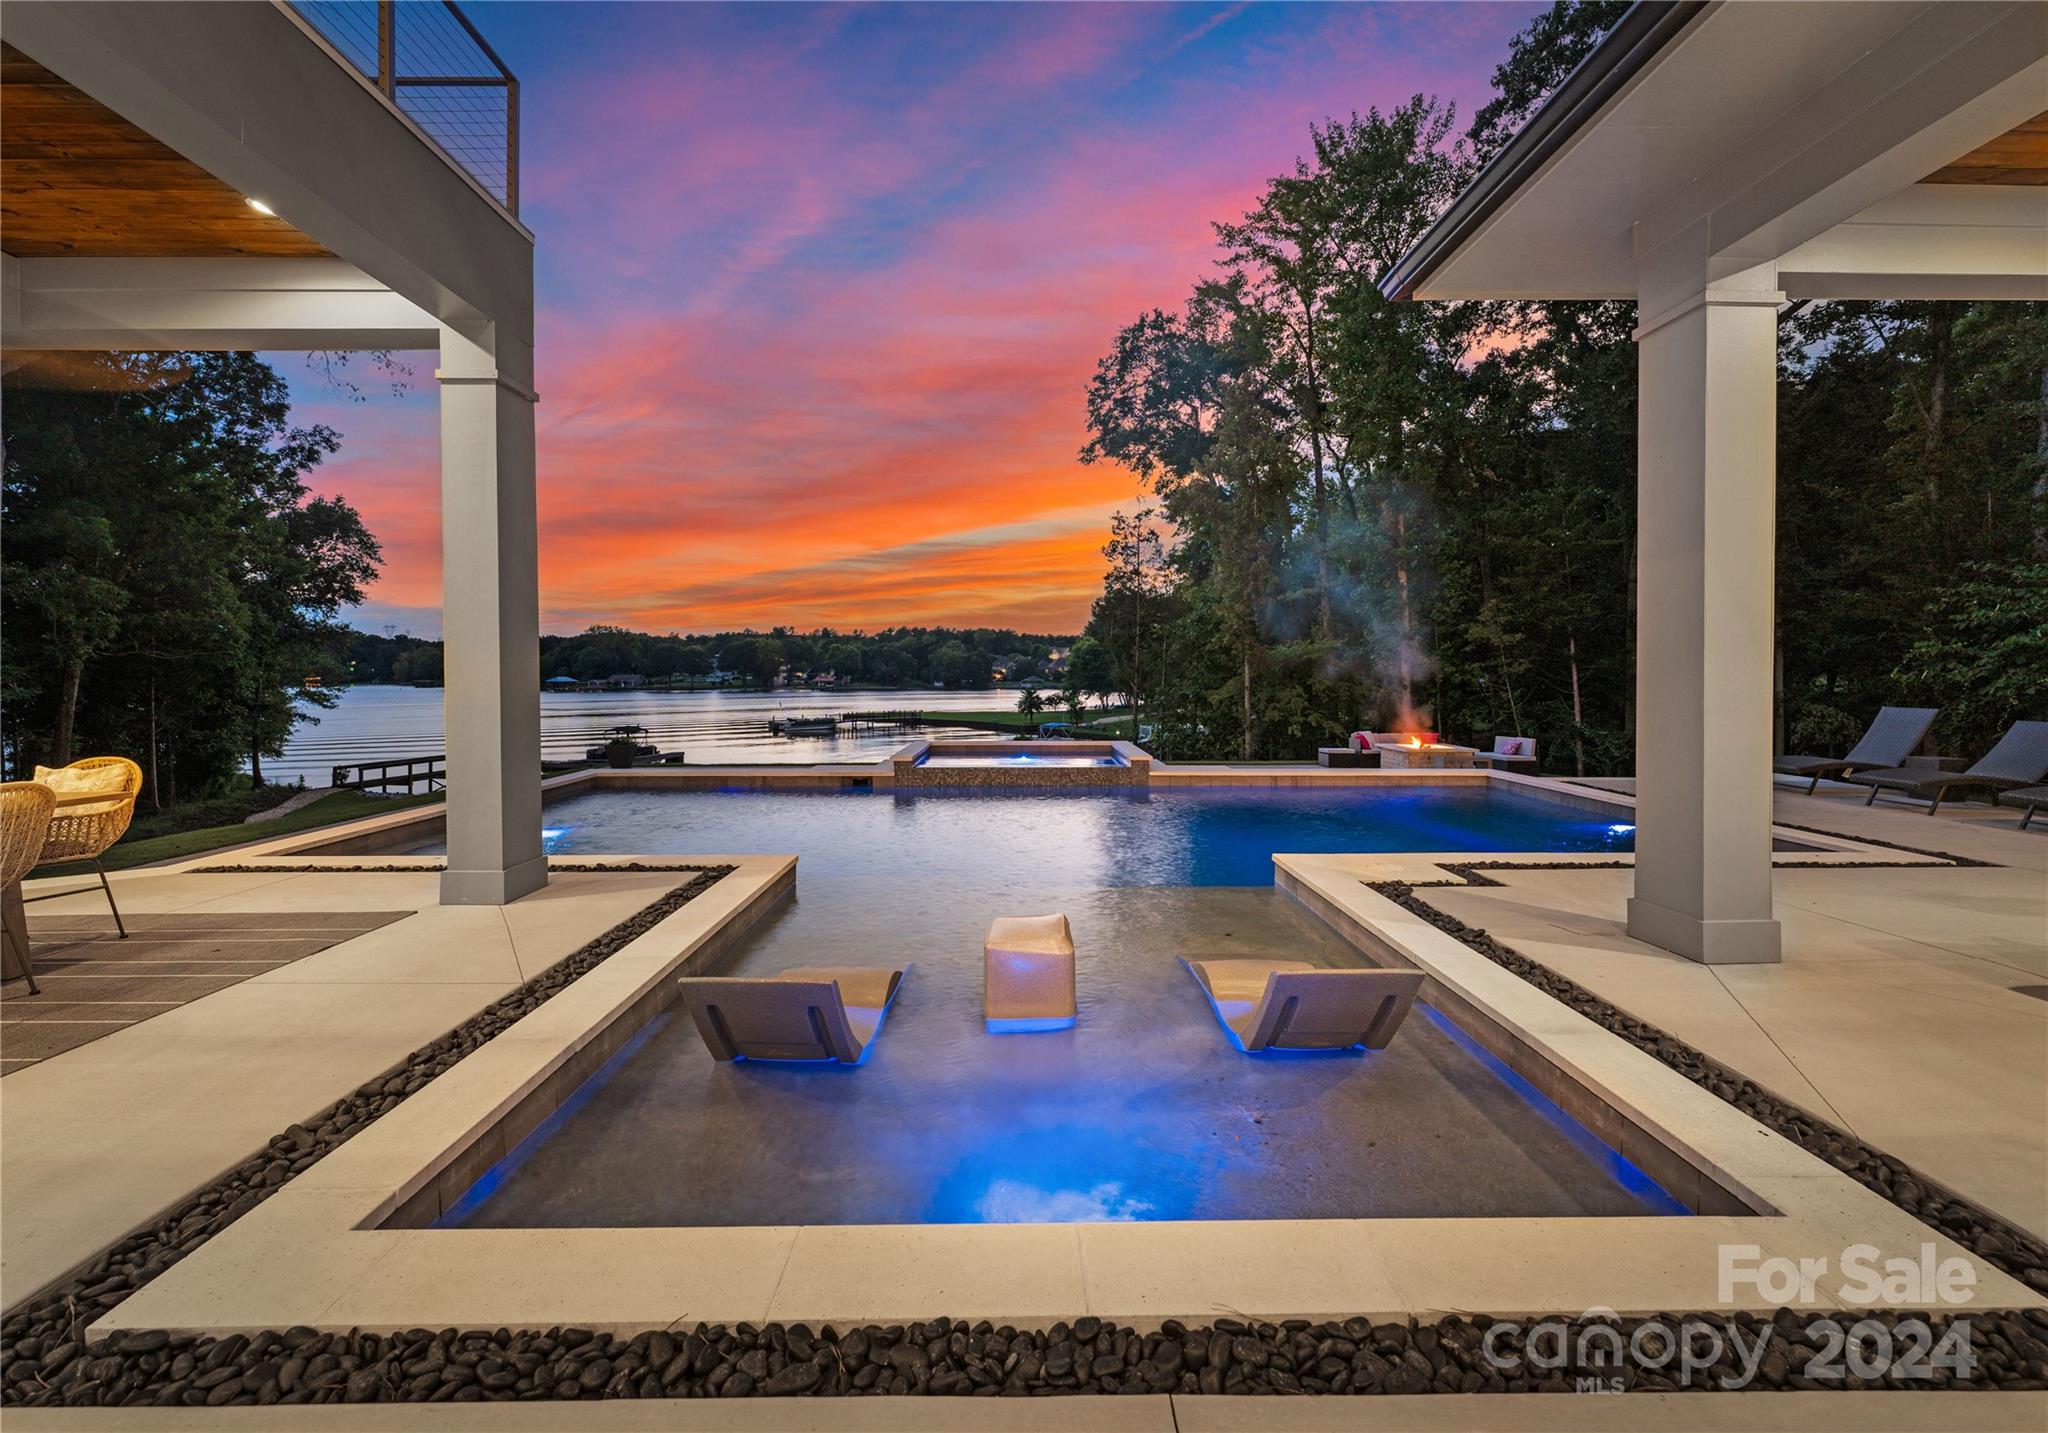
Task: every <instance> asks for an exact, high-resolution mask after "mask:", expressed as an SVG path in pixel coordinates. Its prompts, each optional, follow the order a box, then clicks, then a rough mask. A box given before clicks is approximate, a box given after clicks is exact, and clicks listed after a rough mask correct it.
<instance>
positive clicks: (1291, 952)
mask: <svg viewBox="0 0 2048 1433" xmlns="http://www.w3.org/2000/svg"><path fill="white" fill-rule="evenodd" d="M1604 815H1605V813H1601V812H1599V811H1597V810H1592V809H1583V808H1579V807H1574V806H1570V805H1567V804H1564V803H1561V802H1550V801H1545V800H1543V799H1542V798H1540V797H1531V796H1526V795H1522V794H1520V793H1513V792H1507V791H1486V790H1481V789H1473V788H1471V787H1449V786H1438V787H1402V788H1394V787H1379V788H1350V789H1344V790H1327V789H1325V790H1313V789H1303V788H1274V787H1259V788H1252V789H1231V788H1197V789H1182V790H1175V791H1171V792H1160V791H1156V790H1155V791H1152V792H1151V793H1149V794H1146V793H1142V792H1132V793H1122V792H1114V791H1104V790H1091V791H1068V792H1060V793H1054V792H1042V793H1040V792H1030V793H1023V792H1012V793H996V792H989V791H974V790H966V789H949V790H946V791H943V792H934V791H917V792H906V791H902V790H898V791H895V792H886V791H879V792H861V791H853V792H843V793H841V792H810V793H799V792H765V791H761V790H745V791H730V792H720V791H697V792H641V791H613V792H601V793H595V794H592V795H589V796H584V797H578V798H574V799H570V800H565V801H562V802H559V803H557V804H555V805H552V806H550V807H549V808H548V823H549V827H550V831H551V836H550V849H551V850H554V851H558V852H621V851H625V852H635V853H645V854H676V855H689V854H699V855H706V854H739V853H746V852H777V853H788V852H794V853H796V854H797V856H798V858H799V863H798V867H797V882H796V893H795V896H794V898H793V899H792V900H790V901H788V902H786V903H785V904H784V905H782V906H780V907H779V908H777V909H776V910H775V911H773V912H772V913H771V914H769V915H768V916H767V917H766V918H765V919H764V920H763V921H762V922H761V924H760V925H758V926H756V927H755V928H754V929H753V930H752V931H750V932H749V933H748V934H747V935H746V936H744V937H743V938H742V939H741V941H740V943H739V945H738V947H737V949H736V950H735V951H734V954H733V956H732V957H731V959H730V960H729V961H728V962H727V963H726V964H725V965H724V966H723V967H722V968H721V970H720V973H725V974H737V975H773V974H775V973H776V972H778V971H782V970H787V969H790V968H791V967H793V966H798V965H856V966H885V967H893V968H905V967H907V968H908V972H909V973H908V974H907V975H906V976H905V978H904V981H903V985H902V988H901V991H900V993H899V994H898V996H897V998H896V1002H895V1005H894V1006H893V1008H892V1010H891V1012H890V1015H889V1018H888V1020H887V1022H886V1024H885V1025H884V1027H883V1029H882V1032H881V1036H880V1038H879V1039H878V1041H877V1042H876V1043H875V1045H874V1047H873V1049H872V1051H871V1053H870V1058H869V1059H868V1061H867V1063H865V1064H863V1065H861V1066H860V1067H858V1068H854V1069H845V1068H841V1067H839V1066H836V1065H835V1066H829V1067H820V1066H786V1065H776V1064H763V1063H758V1062H741V1063H740V1064H738V1065H732V1064H722V1063H719V1062H717V1061H714V1060H713V1059H712V1058H711V1055H710V1054H709V1052H708V1051H707V1050H706V1049H705V1047H704V1044H703V1041H702V1040H701V1039H700V1038H699V1036H698V1033H697V1031H696V1028H695V1026H694V1025H693V1024H692V1022H691V1020H690V1018H689V1016H688V1015H687V1014H686V1013H684V1012H683V1011H682V1010H681V1009H680V1008H678V1007H673V1006H672V1007H671V1008H670V1009H669V1010H668V1011H666V1012H665V1013H663V1014H660V1015H657V1016H656V1017H655V1018H654V1019H653V1020H652V1021H651V1022H649V1023H648V1024H647V1025H646V1026H645V1027H643V1028H642V1029H641V1030H640V1031H639V1032H638V1033H637V1034H636V1035H635V1036H634V1037H633V1038H632V1039H631V1040H630V1042H629V1043H628V1044H627V1045H626V1046H625V1048H624V1049H622V1050H621V1051H620V1053H619V1054H618V1055H616V1056H615V1057H614V1058H613V1059H612V1060H611V1061H610V1063H609V1064H608V1065H607V1066H606V1067H605V1068H604V1069H603V1070H602V1071H600V1072H599V1073H598V1074H597V1075H595V1076H594V1077H592V1078H591V1079H590V1080H589V1081H588V1082H586V1083H585V1084H584V1085H583V1087H582V1088H581V1089H580V1090H579V1091H578V1092H577V1093H576V1094H575V1095H574V1096H572V1097H571V1098H570V1099H569V1100H568V1101H567V1102H566V1103H565V1104H564V1105H563V1106H562V1108H561V1109H560V1110H559V1111H557V1112H556V1113H555V1114H554V1115H553V1116H551V1117H550V1118H549V1119H548V1120H547V1121H546V1122H544V1123H543V1124H542V1125H541V1126H540V1127H539V1128H538V1129H536V1130H534V1132H533V1133H532V1134H531V1135H529V1136H528V1137H527V1138H526V1139H525V1140H524V1141H523V1142H522V1143H521V1144H520V1146H519V1147H518V1148H517V1149H515V1150H513V1151H512V1152H511V1153H510V1154H509V1155H508V1156H507V1157H506V1158H505V1159H504V1160H502V1161H501V1162H500V1163H499V1164H498V1165H496V1166H494V1167H493V1168H492V1169H491V1170H489V1171H488V1172H487V1173H486V1174H485V1175H484V1176H483V1177H482V1178H481V1179H480V1180H478V1181H477V1182H476V1184H475V1185H474V1186H473V1187H472V1188H471V1189H470V1191H469V1193H468V1194H467V1195H466V1196H465V1197H464V1198H463V1199H461V1200H460V1201H459V1202H458V1203H456V1204H455V1205H453V1206H452V1207H451V1208H450V1209H449V1211H448V1213H447V1214H446V1215H444V1216H443V1223H444V1224H445V1225H447V1226H449V1227H496V1228H515V1227H567V1228H599V1227H615V1226H616V1227H624V1226H664V1225H714V1226H715V1225H758V1224H889V1223H998V1222H1033V1223H1035V1222H1048V1221H1050V1222H1067V1221H1076V1222H1086V1221H1100V1220H1161V1219H1169V1220H1170V1219H1315V1218H1367V1217H1422V1216H1438V1217H1445V1216H1452V1217H1455V1216H1468V1217H1499V1216H1527V1217H1545V1216H1548V1217H1574V1216H1577V1217H1584V1216H1599V1215H1610V1216H1611V1215H1631V1214H1673V1213H1679V1214H1682V1213H1684V1212H1686V1211H1685V1209H1684V1207H1683V1206H1682V1205H1680V1204H1678V1203H1677V1202H1676V1201H1675V1200H1673V1199H1672V1198H1671V1196H1670V1195H1669V1194H1668V1193H1666V1192H1665V1191H1664V1190H1663V1189H1661V1188H1660V1187H1659V1186H1657V1185H1656V1184H1655V1183H1654V1182H1653V1181H1651V1180H1650V1179H1648V1178H1647V1177H1646V1176H1645V1175H1644V1174H1643V1173H1642V1171H1640V1170H1638V1169H1637V1168H1636V1167H1635V1166H1633V1165H1631V1164H1630V1163H1629V1162H1628V1161H1626V1160H1625V1159H1623V1158H1622V1157H1621V1156H1620V1155H1619V1154H1618V1153H1616V1152H1615V1151H1614V1150H1613V1149H1611V1148H1609V1147H1608V1146H1607V1145H1605V1144H1603V1143H1601V1141H1600V1140H1599V1139H1597V1138H1596V1137H1594V1136H1593V1135H1592V1134H1591V1133H1590V1132H1588V1131H1587V1130H1586V1129H1585V1128H1584V1127H1583V1126H1582V1125H1580V1124H1579V1123H1578V1122H1577V1121H1576V1120H1574V1119H1572V1118H1571V1117H1570V1116H1568V1115H1566V1114H1565V1113H1564V1112H1563V1111H1562V1110H1560V1109H1559V1108H1558V1107H1557V1106H1556V1105H1555V1104H1553V1103H1552V1102H1551V1101H1549V1100H1548V1099H1546V1098H1545V1097H1544V1096H1543V1095H1541V1094H1540V1093H1538V1092H1537V1091H1536V1090H1535V1089H1534V1088H1533V1087H1531V1086H1529V1085H1528V1084H1527V1083H1526V1082H1525V1081H1523V1080H1521V1079H1520V1078H1519V1077H1518V1076H1516V1075H1515V1074H1514V1073H1513V1072H1512V1071H1510V1070H1508V1069H1507V1067H1506V1066H1504V1065H1501V1064H1500V1063H1499V1062H1498V1061H1497V1060H1494V1059H1493V1057H1492V1056H1490V1055H1488V1054H1487V1053H1486V1052H1485V1051H1484V1050H1482V1049H1480V1048H1479V1047H1478V1046H1477V1045H1475V1044H1474V1043H1473V1042H1472V1041H1471V1040H1470V1039H1469V1038H1468V1037H1466V1035H1465V1034H1464V1033H1463V1032H1462V1031H1460V1030H1459V1029H1457V1027H1456V1026H1454V1025H1453V1024H1451V1023H1450V1022H1449V1021H1448V1020H1446V1019H1444V1018H1442V1017H1441V1016H1440V1015H1439V1014H1438V1013H1437V1012H1435V1011H1433V1010H1430V1009H1428V1008H1426V1007H1422V1006H1418V1007H1417V1009H1416V1011H1415V1013H1414V1014H1413V1015H1412V1016H1411V1017H1410V1018H1409V1020H1408V1021H1407V1023H1406V1025H1405V1026H1404V1027H1403V1028H1402V1030H1401V1031H1400V1033H1399V1035H1398V1036H1397V1037H1396V1039H1395V1040H1394V1041H1393V1042H1392V1044H1391V1045H1389V1046H1388V1048H1386V1049H1384V1050H1379V1051H1374V1052H1372V1053H1370V1054H1338V1055H1328V1056H1285V1055H1283V1056H1280V1057H1277V1058H1273V1057H1254V1056H1248V1055H1245V1054H1242V1053H1240V1052H1239V1051H1237V1050H1236V1049H1234V1048H1233V1047H1232V1046H1231V1044H1230V1042H1229V1040H1228V1039H1227V1038H1226V1036H1225V1034H1224V1032H1223V1030H1222V1029H1221V1028H1220V1027H1219V1026H1218V1024H1217V1022H1216V1018H1215V1015H1214V1014H1213V1012H1212V1011H1211V1009H1210V1007H1209V1003H1208V1000H1207V999H1206V997H1205V996H1204V995H1203V993H1202V991H1201V989H1200V988H1199V987H1198V986H1197V985H1196V983H1195V982H1194V980H1193V979H1192V977H1190V976H1189V974H1188V973H1187V971H1186V970H1184V969H1183V968H1182V967H1181V965H1180V961H1179V958H1180V957H1181V956H1182V955H1187V954H1196V955H1205V956H1212V957H1213V956H1219V955H1220V956H1226V957H1228V956H1245V955H1268V956H1281V957H1284V958H1289V959H1298V960H1307V961H1310V962H1311V963H1313V964H1316V965H1319V966H1355V965H1358V964H1360V963H1361V960H1360V957H1359V955H1358V953H1357V952H1356V951H1355V950H1353V949H1352V948H1351V947H1350V946H1349V945H1348V944H1347V943H1346V942H1345V941H1344V940H1343V939H1342V938H1341V937H1340V936H1339V935H1338V934H1337V933H1336V932H1335V931H1333V930H1332V929H1331V928H1330V927H1329V926H1327V925H1325V924H1324V923H1323V922H1322V921H1321V920H1319V919H1317V918H1316V917H1315V916H1314V915H1313V914H1312V913H1310V912H1309V911H1308V910H1307V909H1306V908H1305V907H1303V906H1301V905H1300V904H1298V903H1297V902H1296V901H1294V900H1293V899H1292V898H1291V897H1290V896H1288V895H1286V894H1284V893H1282V892H1281V891H1279V890H1278V889H1276V888H1275V887H1274V885H1273V867H1272V856H1273V853H1274V852H1275V851H1292V852H1311V851H1392V850H1434V851H1468V852H1483V851H1511V850H1518V851H1528V850H1551V851H1591V852H1611V851H1617V850H1626V849H1628V844H1629V838H1630V836H1631V834H1632V833H1631V832H1630V831H1629V830H1627V829H1617V827H1618V826H1619V825H1620V823H1617V822H1615V821H1613V820H1611V819H1603V816H1604ZM1051 911H1058V912H1061V913H1064V914H1066V915H1067V916H1068V917H1069V918H1070V919H1071V921H1072V924H1073V931H1074V939H1075V944H1076V948H1077V959H1076V969H1077V984H1078V994H1079V1003H1080V1018H1079V1020H1078V1022H1077V1023H1076V1024H1075V1025H1074V1026H1073V1027H1072V1028H1069V1029H1065V1030H1060V1031H1055V1032H1043V1033H1032V1034H1000V1035H994V1034H990V1033H989V1032H988V1031H987V1030H986V1029H985V1027H984V1023H983V1019H982V1013H983V1012H982V1006H981V995H982V990H981V973H982V972H981V943H982V938H983V936H984V935H985V934H986V932H987V930H988V926H989V923H990V921H991V920H992V919H993V918H994V917H996V916H999V915H1039V914H1044V913H1046V912H1051Z"/></svg>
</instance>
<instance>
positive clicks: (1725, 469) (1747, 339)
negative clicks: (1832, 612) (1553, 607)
mask: <svg viewBox="0 0 2048 1433" xmlns="http://www.w3.org/2000/svg"><path fill="white" fill-rule="evenodd" d="M1770 283H1771V280H1770V278H1769V274H1768V271H1767V270H1765V271H1753V272H1752V273H1750V274H1745V275H1739V276H1737V277H1736V278H1735V279H1732V280H1728V281H1725V282H1718V283H1713V284H1707V285H1704V286H1703V288H1702V289H1701V290H1700V291H1697V292H1694V293H1692V294H1690V295H1687V296H1684V297H1681V298H1679V299H1678V300H1677V301H1676V302H1668V303H1664V304H1662V305H1660V306H1659V307H1658V308H1657V310H1656V311H1654V312H1653V311H1652V310H1651V305H1650V303H1649V302H1646V303H1645V305H1644V310H1643V327H1642V328H1641V329H1639V330H1638V331H1637V334H1636V341H1637V344H1638V349H1637V361H1638V374H1639V379H1640V383H1639V401H1640V414H1639V417H1638V420H1637V425H1638V426H1637V441H1636V462H1637V472H1636V490H1637V509H1638V511H1637V524H1638V556H1637V610H1638V626H1637V636H1636V711H1637V718H1636V871H1635V895H1634V897H1633V898H1632V899H1631V900H1630V901H1629V904H1628V930H1629V934H1630V935H1632V936H1634V937H1636V938H1637V939H1638V940H1644V941H1648V942H1649V943H1651V944H1653V945H1658V946H1662V947H1663V948H1665V949H1666V950H1671V951H1676V952H1677V953H1678V954H1680V955H1684V956H1689V957H1690V958H1692V959H1694V960H1698V961H1703V962H1706V963H1709V964H1719V963H1723V962H1745V961H1746V962H1756V961H1775V960H1777V959H1778V958H1779V932H1778V923H1777V921H1775V920H1773V919H1772V918H1771V636H1772V603H1773V601H1774V592H1773V586H1774V575H1775V570H1776V562H1775V556H1776V554H1775V543H1776V531H1775V528H1776V484H1777V308H1778V304H1779V303H1780V301H1781V300H1782V297H1783V296H1782V295H1781V294H1779V293H1777V292H1776V290H1775V287H1767V286H1766V285H1767V284H1770ZM1647 297H1648V296H1646V299H1647Z"/></svg>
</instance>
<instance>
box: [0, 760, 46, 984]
mask: <svg viewBox="0 0 2048 1433" xmlns="http://www.w3.org/2000/svg"><path fill="white" fill-rule="evenodd" d="M56 806H57V793H56V792H54V791H52V790H50V788H49V787H47V786H45V785H43V784H42V782H40V781H9V782H7V783H5V784H4V785H0V891H4V892H6V899H7V902H8V904H9V905H10V906H12V905H13V904H14V897H15V894H16V893H15V887H16V885H17V884H18V883H19V882H20V880H21V878H22V877H23V876H26V875H27V874H28V873H29V872H30V871H32V870H34V869H35V865H36V862H37V861H39V860H41V859H42V855H43V844H44V842H45V841H47V840H48V839H49V835H50V813H51V812H52V811H53V810H55V809H56ZM4 925H5V934H4V937H0V938H4V939H5V941H6V942H7V948H8V950H9V951H10V952H11V953H12V955H13V957H14V961H15V962H16V963H18V964H19V966H20V967H21V973H22V975H23V977H24V978H26V979H27V981H28V993H29V994H31V995H41V994H42V993H43V992H42V991H41V990H40V989H38V988H37V986H36V967H35V962H34V960H33V959H31V957H30V954H29V948H28V935H27V932H26V931H24V930H22V929H20V922H19V921H18V920H17V919H16V912H15V911H14V910H9V911H8V912H7V913H6V920H5V922H4Z"/></svg>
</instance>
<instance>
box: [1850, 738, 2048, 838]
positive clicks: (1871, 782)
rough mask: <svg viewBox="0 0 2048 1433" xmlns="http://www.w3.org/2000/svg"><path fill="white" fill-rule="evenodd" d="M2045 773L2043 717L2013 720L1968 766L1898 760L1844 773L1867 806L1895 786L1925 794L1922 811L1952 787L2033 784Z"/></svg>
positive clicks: (1934, 806)
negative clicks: (1886, 766) (1944, 767)
mask: <svg viewBox="0 0 2048 1433" xmlns="http://www.w3.org/2000/svg"><path fill="white" fill-rule="evenodd" d="M2044 777H2048V721H2016V722H2014V723H2013V724H2012V729H2011V730H2010V731H2008V732H2006V734H2005V735H2004V736H2002V737H2000V738H1999V739H1998V745H1996V746H1994V747H1992V748H1991V750H1989V751H1987V752H1985V753H1984V758H1983V760H1981V761H1979V762H1978V763H1977V764H1976V765H1975V766H1973V767H1971V768H1970V769H1969V770H1968V771H1935V770H1932V769H1930V768H1928V767H1914V766H1901V767H1898V768H1897V769H1895V770H1891V771H1856V772H1851V773H1850V774H1849V777H1848V779H1849V780H1850V781H1853V782H1855V783H1856V784H1857V785H1858V786H1868V787H1869V788H1870V796H1869V797H1868V799H1866V800H1865V801H1864V803H1863V804H1864V805H1865V806H1868V805H1870V803H1871V802H1873V801H1875V800H1877V793H1878V792H1880V791H1899V792H1903V793H1905V794H1906V795H1908V796H1918V797H1923V798H1925V799H1927V800H1928V801H1929V802H1931V804H1930V805H1929V806H1928V808H1927V814H1928V815H1930V816H1932V815H1933V814H1934V813H1935V812H1936V811H1939V810H1940V809H1941V803H1942V799H1943V798H1944V797H1946V796H1947V795H1948V793H1949V792H1950V791H1952V790H1955V789H1956V788H1958V787H1964V788H1967V787H1982V788H1989V789H1990V790H1992V791H1994V792H1997V791H2016V790H2018V789H2019V788H2021V787H2023V786H2037V785H2039V784H2040V783H2041V781H2042V779H2043V778H2044Z"/></svg>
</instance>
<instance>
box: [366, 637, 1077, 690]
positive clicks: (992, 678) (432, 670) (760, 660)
mask: <svg viewBox="0 0 2048 1433" xmlns="http://www.w3.org/2000/svg"><path fill="white" fill-rule="evenodd" d="M349 638H350V640H349V643H348V648H347V652H346V659H345V665H344V666H343V667H340V668H337V669H336V670H335V672H334V675H333V677H332V678H330V679H331V680H333V679H341V678H346V679H347V680H352V681H359V682H419V681H425V682H438V681H439V680H440V679H441V644H440V643H439V642H432V641H424V640H422V639H420V638H417V637H408V636H397V637H378V636H373V635H371V634H369V633H366V632H354V633H351V634H349ZM1073 641H1074V639H1073V638H1072V637H1060V636H1044V635H1034V634H1031V633H1025V632H1012V631H1009V630H1007V629H1003V628H992V627H973V628H953V627H891V628H889V629H887V630H886V631H881V632H872V633H870V632H838V631H834V630H833V629H831V628H829V627H821V628H818V629H816V630H815V631H810V632H799V631H797V630H795V629H794V628H791V627H776V628H773V629H771V630H770V631H767V632H755V631H741V632H711V633H699V634H693V635H689V636H684V635H682V634H680V633H674V632H671V633H669V634H667V635H665V636H663V635H657V634H655V633H650V632H634V631H630V630H628V629H626V628H624V627H615V626H596V627H592V628H590V629H589V630H588V631H586V632H579V633H577V634H576V635H574V636H544V637H542V638H541V639H540V663H541V679H542V680H543V681H546V680H549V679H551V678H560V677H568V678H570V679H571V680H574V681H578V682H603V681H608V680H610V679H611V678H613V677H619V676H626V677H640V678H644V679H645V680H647V681H649V682H652V683H657V684H670V683H675V684H680V685H701V684H703V683H705V682H708V681H710V680H713V679H714V677H716V678H719V679H723V680H727V681H729V682H731V683H732V684H734V685H739V686H747V687H773V686H775V685H777V684H778V683H779V682H783V681H785V680H786V681H789V682H815V681H818V680H819V679H821V678H824V677H828V676H829V677H830V678H831V679H832V681H833V682H834V683H835V684H837V685H840V686H849V685H851V686H870V687H949V688H954V689H966V690H972V689H976V688H981V687H987V686H990V685H992V684H993V683H994V682H996V681H997V680H1003V681H1031V680H1037V679H1042V678H1046V677H1048V676H1050V675H1051V674H1052V673H1053V671H1054V670H1055V669H1057V668H1058V667H1060V666H1061V661H1060V659H1059V655H1058V654H1062V653H1064V652H1065V651H1066V650H1067V648H1068V647H1069V646H1070V645H1072V643H1073Z"/></svg>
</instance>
